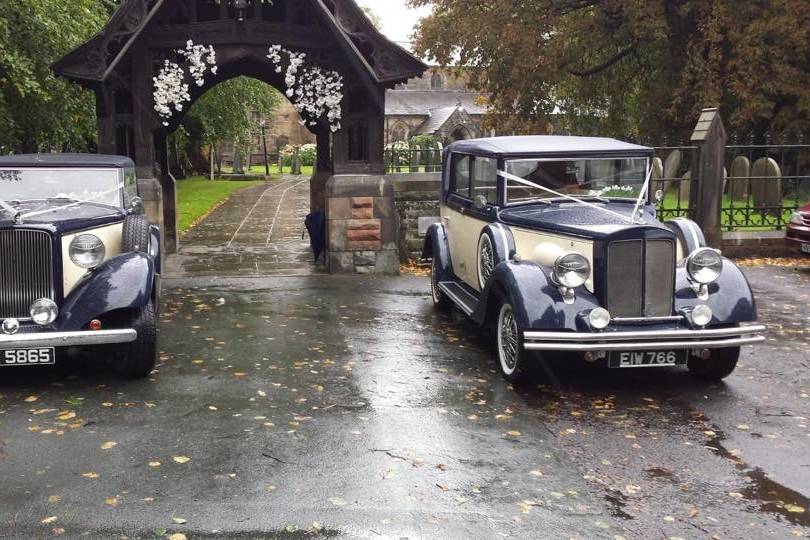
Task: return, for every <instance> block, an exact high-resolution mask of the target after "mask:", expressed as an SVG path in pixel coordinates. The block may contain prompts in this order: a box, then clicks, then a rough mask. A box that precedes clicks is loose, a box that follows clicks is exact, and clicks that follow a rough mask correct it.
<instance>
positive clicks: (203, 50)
mask: <svg viewBox="0 0 810 540" xmlns="http://www.w3.org/2000/svg"><path fill="white" fill-rule="evenodd" d="M176 52H177V54H179V55H180V56H182V57H183V58H185V59H186V63H187V64H188V69H189V73H190V75H191V79H192V80H193V81H194V82H195V83H196V85H197V86H199V87H202V86H203V85H204V84H205V73H206V72H207V71H208V70H209V66H210V71H211V73H212V74H214V75H216V74H217V69H218V68H217V53H216V51H214V47H211V46H208V47H206V46H204V45H195V44H194V42H193V41H192V40H188V41H187V42H186V48H185V49H177V51H176ZM152 80H153V82H154V86H155V91H154V94H153V97H154V100H155V111H157V113H158V115H159V116H160V117H161V118H163V125H164V126H167V127H168V125H169V119H170V118H171V117H172V116H173V115H174V113H175V112H179V111H182V110H183V106H184V105H183V104H184V103H186V102H188V101H191V95H190V94H189V86H188V83H186V71H185V70H184V69H183V68H182V67H181V66H180V65H179V64H177V63H175V62H171V61H169V60H165V61H164V63H163V67H162V68H161V69H160V73H158V76H157V77H154V78H153V79H152Z"/></svg>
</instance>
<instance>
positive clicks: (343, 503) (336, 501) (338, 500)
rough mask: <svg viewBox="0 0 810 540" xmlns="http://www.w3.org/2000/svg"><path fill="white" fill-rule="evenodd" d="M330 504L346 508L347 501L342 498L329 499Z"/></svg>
mask: <svg viewBox="0 0 810 540" xmlns="http://www.w3.org/2000/svg"><path fill="white" fill-rule="evenodd" d="M329 502H330V503H332V504H334V505H335V506H346V504H347V503H346V501H345V500H343V499H341V498H340V497H329Z"/></svg>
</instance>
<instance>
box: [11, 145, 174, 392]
mask: <svg viewBox="0 0 810 540" xmlns="http://www.w3.org/2000/svg"><path fill="white" fill-rule="evenodd" d="M159 289H160V234H159V231H158V229H157V227H155V226H153V225H150V224H149V222H148V221H147V219H146V216H144V215H143V213H142V205H141V202H140V199H139V198H138V194H137V183H136V181H135V167H134V164H133V163H132V161H131V160H130V159H128V158H124V157H116V156H100V155H74V154H47V155H30V156H9V157H0V366H4V367H10V366H17V367H19V366H38V365H39V366H41V365H49V364H54V363H56V362H57V361H59V360H60V358H62V357H63V356H64V355H63V354H62V353H63V352H67V351H68V350H70V349H74V348H76V347H79V348H80V349H79V351H81V350H82V349H81V348H84V347H98V346H107V347H109V348H108V349H105V351H106V352H108V353H109V356H110V357H111V358H112V359H113V361H114V362H115V366H116V367H117V369H118V370H119V371H120V372H121V373H122V374H123V375H125V376H128V377H142V376H146V375H148V374H149V373H150V372H151V371H152V369H153V367H154V365H155V357H156V334H157V330H156V329H157V322H156V309H157V306H158V295H159Z"/></svg>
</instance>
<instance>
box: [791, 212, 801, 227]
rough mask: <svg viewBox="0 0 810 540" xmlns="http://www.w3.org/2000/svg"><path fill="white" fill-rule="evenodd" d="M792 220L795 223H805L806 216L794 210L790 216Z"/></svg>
mask: <svg viewBox="0 0 810 540" xmlns="http://www.w3.org/2000/svg"><path fill="white" fill-rule="evenodd" d="M790 222H791V223H792V224H793V225H804V218H803V217H802V215H801V214H800V213H798V212H793V215H791V216H790Z"/></svg>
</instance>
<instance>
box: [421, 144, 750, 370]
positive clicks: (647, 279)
mask: <svg viewBox="0 0 810 540" xmlns="http://www.w3.org/2000/svg"><path fill="white" fill-rule="evenodd" d="M653 157H654V156H653V150H652V149H650V148H645V147H642V146H636V145H632V144H627V143H624V142H621V141H617V140H613V139H603V138H588V137H558V136H535V137H502V138H491V139H480V140H470V141H461V142H457V143H454V144H452V145H450V146H449V147H448V148H447V149H446V150H445V153H444V167H443V169H444V173H443V179H442V192H441V201H440V202H441V222H440V223H436V224H434V225H432V226H431V227H430V229H429V230H428V233H427V237H426V241H425V246H424V254H423V257H424V259H425V260H426V261H430V262H431V269H432V272H431V290H432V296H433V301H434V303H435V304H436V306H438V307H439V308H448V307H450V306H451V305H453V304H455V305H456V306H458V308H460V309H461V310H462V311H463V312H465V313H466V314H467V315H469V316H470V317H471V318H472V319H473V320H474V321H475V322H476V323H478V324H481V325H485V324H494V326H495V331H496V341H497V351H498V360H499V365H500V369H501V371H502V373H503V375H504V377H505V378H506V379H507V380H509V381H517V380H519V379H520V378H521V377H522V376H523V375H524V374H525V372H526V368H527V367H528V366H529V365H530V363H531V362H532V360H533V358H532V356H533V355H537V354H549V355H551V354H555V353H573V354H581V355H583V356H584V358H585V359H586V360H588V361H589V362H604V363H607V365H608V366H609V367H612V368H635V367H651V366H675V365H687V366H688V367H689V369H690V370H691V371H692V372H693V373H694V374H695V375H696V376H698V377H700V378H703V379H708V380H719V379H722V378H724V377H726V376H728V375H729V374H730V373H731V372H732V371H733V370H734V368H735V367H736V365H737V360H738V358H739V355H740V347H741V346H742V345H747V344H753V343H758V342H761V341H763V340H764V339H765V338H764V337H763V336H762V335H761V333H762V332H763V331H764V327H763V326H760V325H756V324H754V323H755V321H756V318H757V312H756V306H755V303H754V298H753V295H752V293H751V288H750V286H749V285H748V282H747V281H746V278H745V276H744V275H743V274H742V272H741V271H740V269H739V268H738V267H737V266H736V265H735V264H734V263H733V262H731V261H730V260H728V259H726V258H724V257H722V256H721V254H720V252H718V251H716V250H714V249H712V248H710V247H709V246H707V245H706V242H705V240H704V237H703V234H702V232H701V230H700V228H699V227H698V226H697V225H696V224H695V223H694V222H692V221H689V220H687V219H675V220H672V221H668V222H666V223H662V222H661V221H659V220H658V219H656V208H655V203H656V202H657V201H658V200H660V198H661V197H663V193H661V192H658V193H656V194H655V195H651V194H650V191H651V187H650V185H651V175H652V168H651V162H652V158H653Z"/></svg>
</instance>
